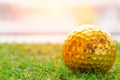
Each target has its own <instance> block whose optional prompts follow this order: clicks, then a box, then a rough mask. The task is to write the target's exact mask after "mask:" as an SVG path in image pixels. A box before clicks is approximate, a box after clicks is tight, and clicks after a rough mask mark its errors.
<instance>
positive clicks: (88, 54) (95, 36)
mask: <svg viewBox="0 0 120 80" xmlns="http://www.w3.org/2000/svg"><path fill="white" fill-rule="evenodd" d="M62 57H63V60H64V63H65V64H66V66H67V67H68V68H69V69H71V70H72V71H75V72H76V71H80V72H107V71H108V70H110V69H111V67H112V66H113V63H114V61H115V59H116V44H115V41H114V40H113V38H112V37H111V35H110V34H109V33H108V32H106V31H104V30H103V29H101V28H100V27H99V26H97V25H83V26H80V27H78V28H77V29H75V30H74V31H73V32H72V33H71V34H70V35H69V36H68V38H67V39H66V40H65V42H64V44H63V47H62Z"/></svg>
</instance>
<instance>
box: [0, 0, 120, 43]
mask: <svg viewBox="0 0 120 80" xmlns="http://www.w3.org/2000/svg"><path fill="white" fill-rule="evenodd" d="M84 24H97V25H100V26H101V27H102V28H104V29H106V30H107V31H108V32H110V33H111V34H112V35H113V37H114V38H115V39H116V40H117V41H119V42H120V0H91V1H89V0H0V43H4V42H9V43H11V42H17V43H41V42H42V43H43V42H51V43H62V42H63V41H64V39H65V38H66V37H67V35H68V34H69V33H70V32H71V31H72V30H73V29H74V28H77V27H79V26H81V25H84Z"/></svg>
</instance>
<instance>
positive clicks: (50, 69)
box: [0, 43, 120, 80]
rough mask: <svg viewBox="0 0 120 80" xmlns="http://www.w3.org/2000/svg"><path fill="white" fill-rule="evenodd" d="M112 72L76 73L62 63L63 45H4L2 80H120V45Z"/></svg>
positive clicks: (0, 65) (0, 60) (0, 53)
mask: <svg viewBox="0 0 120 80" xmlns="http://www.w3.org/2000/svg"><path fill="white" fill-rule="evenodd" d="M117 52H118V55H117V59H116V62H115V64H114V66H113V67H112V69H111V70H110V71H109V72H107V73H106V74H102V73H94V74H93V73H80V72H77V73H73V72H72V71H70V70H69V69H68V68H67V67H66V66H65V64H64V62H63V61H62V57H61V45H60V44H50V43H46V44H16V43H12V44H7V43H4V44H0V80H120V44H118V45H117Z"/></svg>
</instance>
